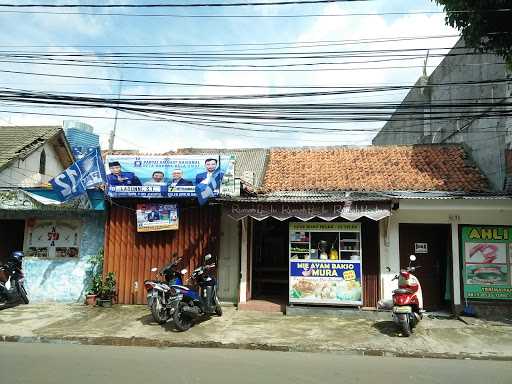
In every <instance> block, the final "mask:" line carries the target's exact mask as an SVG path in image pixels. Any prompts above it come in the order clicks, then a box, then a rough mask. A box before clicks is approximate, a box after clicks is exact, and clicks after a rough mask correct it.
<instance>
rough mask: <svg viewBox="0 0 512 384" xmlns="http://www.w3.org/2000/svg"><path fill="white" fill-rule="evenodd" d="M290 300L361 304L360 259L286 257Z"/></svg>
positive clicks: (296, 301)
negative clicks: (302, 258) (288, 262)
mask: <svg viewBox="0 0 512 384" xmlns="http://www.w3.org/2000/svg"><path fill="white" fill-rule="evenodd" d="M290 302H292V303H315V304H342V305H344V304H347V305H362V302H363V301H362V279H361V262H360V261H342V260H340V261H338V260H325V261H320V260H290Z"/></svg>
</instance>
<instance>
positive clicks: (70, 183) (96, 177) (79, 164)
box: [50, 148, 106, 201]
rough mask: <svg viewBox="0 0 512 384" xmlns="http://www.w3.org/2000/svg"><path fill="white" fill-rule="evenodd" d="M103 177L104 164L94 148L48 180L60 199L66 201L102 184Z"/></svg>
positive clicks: (97, 150)
mask: <svg viewBox="0 0 512 384" xmlns="http://www.w3.org/2000/svg"><path fill="white" fill-rule="evenodd" d="M105 179H106V176H105V166H104V165H103V161H102V158H101V153H100V150H99V148H96V149H95V150H94V151H91V152H89V153H88V154H87V155H85V156H84V157H82V158H81V159H80V160H78V161H76V162H75V163H73V164H72V165H71V166H70V167H69V168H67V169H66V170H65V171H64V172H62V173H61V174H60V175H58V176H56V177H55V178H53V179H52V180H50V184H51V185H52V187H53V190H54V191H55V192H56V193H57V195H58V196H59V197H60V200H61V201H66V200H69V199H71V198H73V197H77V196H79V195H81V194H82V193H85V192H86V190H87V189H88V188H93V187H95V186H97V185H100V184H104V183H105Z"/></svg>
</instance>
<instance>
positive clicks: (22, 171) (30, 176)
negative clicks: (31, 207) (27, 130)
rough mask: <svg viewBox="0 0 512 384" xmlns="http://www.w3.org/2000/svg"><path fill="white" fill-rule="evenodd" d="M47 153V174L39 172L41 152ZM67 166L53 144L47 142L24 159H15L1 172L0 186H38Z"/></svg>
mask: <svg viewBox="0 0 512 384" xmlns="http://www.w3.org/2000/svg"><path fill="white" fill-rule="evenodd" d="M43 149H44V151H45V154H46V170H45V174H44V175H41V174H40V173H39V160H40V158H41V152H42V151H43ZM64 169H65V167H64V166H63V164H62V163H61V161H60V159H59V156H58V154H57V152H56V151H55V149H54V147H53V145H51V144H50V143H46V144H45V145H44V146H42V147H41V148H39V149H37V150H36V151H34V152H33V153H31V154H30V155H29V156H28V157H27V158H26V159H24V160H21V159H20V160H16V161H14V162H13V163H12V164H11V165H10V166H9V167H8V168H6V169H4V170H3V171H1V172H0V187H26V188H30V187H38V186H40V185H41V184H42V183H47V182H48V181H49V180H50V179H51V178H53V177H55V176H57V175H58V174H59V173H61V172H62V171H63V170H64Z"/></svg>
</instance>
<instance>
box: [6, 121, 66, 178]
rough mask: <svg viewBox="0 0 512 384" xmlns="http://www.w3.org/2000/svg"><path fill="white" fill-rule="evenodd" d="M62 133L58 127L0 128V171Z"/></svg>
mask: <svg viewBox="0 0 512 384" xmlns="http://www.w3.org/2000/svg"><path fill="white" fill-rule="evenodd" d="M59 133H62V135H64V131H63V130H62V127H60V126H19V127H18V126H0V169H2V168H4V167H5V166H7V165H8V164H9V163H10V162H11V161H12V160H14V159H17V158H24V157H26V156H28V155H29V154H30V153H32V152H33V151H35V150H36V149H38V148H39V147H40V146H42V145H44V143H45V142H47V141H48V140H50V139H51V138H53V137H54V136H56V135H58V134H59Z"/></svg>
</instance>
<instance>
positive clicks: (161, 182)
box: [105, 155, 235, 198]
mask: <svg viewBox="0 0 512 384" xmlns="http://www.w3.org/2000/svg"><path fill="white" fill-rule="evenodd" d="M234 162H235V160H234V156H231V155H222V156H219V155H182V156H129V155H118V156H115V155H109V156H107V158H106V161H105V167H106V172H107V194H108V195H109V196H110V197H143V198H144V197H146V198H155V197H173V198H182V197H195V196H196V186H197V185H199V184H201V185H202V183H204V184H207V185H209V186H213V196H218V195H219V192H220V190H221V188H222V189H223V190H224V189H225V190H226V191H230V190H231V189H233V188H231V187H232V184H233V185H234Z"/></svg>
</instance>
